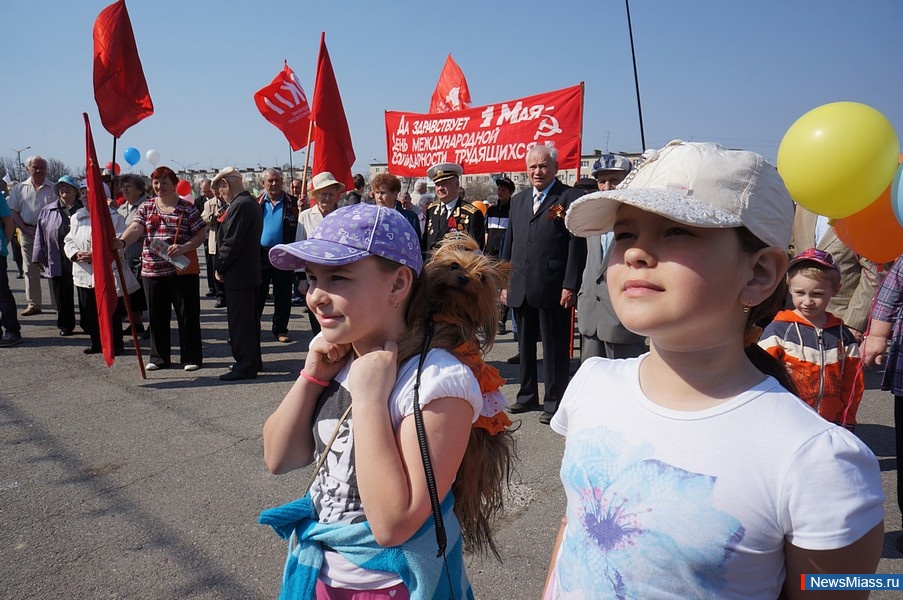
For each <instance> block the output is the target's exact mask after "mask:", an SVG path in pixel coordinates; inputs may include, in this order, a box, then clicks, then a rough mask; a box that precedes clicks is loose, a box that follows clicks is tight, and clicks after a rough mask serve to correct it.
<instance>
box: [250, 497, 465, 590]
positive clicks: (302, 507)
mask: <svg viewBox="0 0 903 600" xmlns="http://www.w3.org/2000/svg"><path fill="white" fill-rule="evenodd" d="M453 508H454V498H453V496H452V495H451V494H448V495H447V496H446V497H445V500H444V501H443V502H442V517H443V521H444V523H445V531H446V535H447V536H448V549H447V551H446V559H447V560H446V561H445V562H443V560H442V558H441V557H437V556H436V552H437V551H438V547H437V545H436V527H435V524H434V523H433V519H432V517H430V518H429V519H428V520H427V521H426V523H424V524H423V526H422V527H421V528H420V529H419V530H418V531H417V533H415V534H414V535H413V537H411V539H409V540H408V541H406V542H405V543H403V544H400V545H398V546H393V547H391V548H384V547H383V546H380V545H379V544H377V543H376V540H375V539H374V538H373V533H372V532H371V531H370V525H369V523H367V522H362V523H355V524H327V523H320V522H319V521H317V515H316V512H315V511H314V507H313V502H312V501H311V499H310V495H309V494H308V495H307V496H305V497H303V498H301V499H299V500H295V501H294V502H289V503H288V504H283V505H282V506H277V507H275V508H270V509H267V510H265V511H263V512H262V513H260V517H259V519H258V523H260V524H262V525H269V526H271V527H272V528H273V529H274V530H276V533H277V534H279V536H280V537H282V539H286V540H289V552H288V558H287V559H286V562H285V573H284V574H283V577H282V592H281V593H280V595H279V598H280V600H294V599H297V600H310V599H311V598H315V597H316V592H315V590H316V585H317V576H318V575H319V573H320V566H321V565H322V563H323V548H324V547H328V548H331V549H332V550H335V551H336V552H339V553H340V554H341V555H342V556H344V557H345V558H346V559H348V560H349V561H351V562H353V563H354V564H356V565H358V566H360V567H362V568H364V569H371V570H374V571H387V572H390V573H397V574H398V576H399V577H400V578H401V580H402V581H403V582H404V584H405V587H407V589H408V592H409V593H410V595H411V598H415V599H423V600H426V599H432V600H446V599H448V600H451V599H452V598H455V599H459V600H463V599H468V600H473V590H472V589H471V587H470V582H469V581H468V580H467V574H466V573H465V572H464V560H463V555H462V547H461V543H462V542H461V526H460V525H459V523H458V519H457V517H455V514H454V511H453ZM446 562H447V564H448V574H447V575H446V572H445V563H446ZM450 585H451V586H454V593H452V590H451V589H450Z"/></svg>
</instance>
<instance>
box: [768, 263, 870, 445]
mask: <svg viewBox="0 0 903 600" xmlns="http://www.w3.org/2000/svg"><path fill="white" fill-rule="evenodd" d="M787 286H788V287H789V288H790V299H791V301H792V302H793V310H782V311H781V312H779V313H778V314H777V315H776V316H775V318H774V320H773V321H772V322H771V323H770V324H769V325H768V326H767V327H766V328H765V331H764V332H763V333H762V337H761V339H760V340H759V345H760V346H761V347H762V348H764V349H765V350H766V352H768V353H769V354H771V355H772V356H774V357H775V358H777V359H778V360H780V361H783V362H784V363H785V364H786V366H787V370H788V372H789V373H790V377H791V378H792V379H793V382H794V384H796V393H797V395H799V397H800V398H802V399H803V401H804V402H805V403H806V404H808V405H809V406H811V407H812V408H814V409H815V410H816V411H817V412H818V414H820V415H821V416H822V417H824V418H825V419H827V420H829V421H831V422H832V423H835V424H837V425H842V426H843V427H846V428H847V429H849V430H850V431H853V429H854V428H855V426H856V411H857V409H858V408H859V402H860V401H861V400H862V392H863V391H864V390H865V384H864V382H863V377H862V369H861V368H860V365H861V363H862V361H861V359H860V355H859V344H858V343H857V342H856V338H855V337H853V334H852V332H851V331H850V330H849V329H848V328H847V327H846V326H845V325H844V324H843V321H842V320H841V319H840V318H838V317H835V316H834V315H832V314H831V313H829V312H828V311H827V307H828V302H830V300H831V298H833V297H834V295H835V294H837V292H839V291H840V269H839V268H838V267H837V265H836V264H835V262H834V257H833V256H831V254H830V253H829V252H825V251H824V250H818V249H816V248H809V249H808V250H804V251H803V252H801V253H799V254H798V255H797V256H796V257H794V259H793V260H791V261H790V267H789V269H788V271H787Z"/></svg>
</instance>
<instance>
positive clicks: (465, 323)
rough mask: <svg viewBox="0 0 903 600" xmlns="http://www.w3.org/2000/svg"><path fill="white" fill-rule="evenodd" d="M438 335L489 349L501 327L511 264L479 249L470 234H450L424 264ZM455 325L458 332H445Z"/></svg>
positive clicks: (431, 309)
mask: <svg viewBox="0 0 903 600" xmlns="http://www.w3.org/2000/svg"><path fill="white" fill-rule="evenodd" d="M424 269H425V270H426V272H427V278H428V280H429V283H430V288H431V291H430V312H431V313H432V314H433V318H434V321H435V327H436V333H435V335H436V337H437V338H438V337H439V336H440V334H441V335H442V337H445V336H446V335H450V334H451V335H457V336H458V337H459V343H464V342H474V343H476V344H477V345H478V346H480V348H481V349H482V350H483V352H487V351H488V350H489V348H491V347H492V343H493V342H494V341H495V335H496V332H497V330H498V317H499V309H498V300H499V292H500V290H503V289H505V288H507V287H508V273H509V271H510V270H511V264H510V263H507V262H500V261H498V260H496V259H494V258H492V257H489V256H486V255H485V254H481V253H479V247H478V246H477V243H476V242H475V241H474V240H473V239H472V238H470V237H468V236H464V235H459V236H454V237H449V236H446V238H445V240H443V241H442V243H441V244H440V246H439V247H438V248H437V249H436V250H435V251H433V253H432V256H431V257H430V258H429V260H428V261H427V263H426V265H424ZM446 325H453V326H455V328H456V329H457V334H452V333H451V332H444V331H443V330H444V329H446V327H445V326H446Z"/></svg>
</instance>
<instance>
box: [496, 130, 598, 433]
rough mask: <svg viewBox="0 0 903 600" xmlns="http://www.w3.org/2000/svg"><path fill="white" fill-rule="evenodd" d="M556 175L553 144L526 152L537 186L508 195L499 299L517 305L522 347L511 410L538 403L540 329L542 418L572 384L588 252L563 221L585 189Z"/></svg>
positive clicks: (519, 410) (549, 414) (530, 407)
mask: <svg viewBox="0 0 903 600" xmlns="http://www.w3.org/2000/svg"><path fill="white" fill-rule="evenodd" d="M557 173H558V152H557V151H556V150H555V149H554V148H552V147H549V146H545V145H537V146H534V147H533V148H532V149H530V151H529V152H527V177H528V178H529V180H530V183H531V184H532V185H531V186H530V187H528V188H527V189H525V190H523V191H521V192H519V193H517V194H515V195H514V197H513V198H512V199H511V210H510V212H509V216H508V218H509V221H508V230H507V231H506V232H505V242H504V243H503V245H502V255H501V258H502V259H503V260H510V261H511V267H512V268H511V281H510V283H509V284H508V289H507V290H502V294H501V301H502V303H503V304H505V305H507V306H510V307H512V308H514V314H515V317H516V319H517V328H518V336H519V337H518V346H519V350H520V389H519V390H518V392H517V401H516V402H515V403H514V404H512V405H511V406H510V407H509V408H508V411H509V412H511V413H515V414H517V413H522V412H526V411H530V410H538V409H539V407H540V404H539V385H538V381H537V375H538V373H537V366H536V365H537V361H536V344H537V342H538V340H539V338H540V335H541V336H542V355H543V379H544V381H545V396H544V398H543V404H542V408H543V414H542V415H541V416H540V418H539V420H540V422H541V423H545V424H548V423H549V421H551V419H552V415H553V414H555V411H556V410H558V403H559V401H560V400H561V397H562V395H563V394H564V389H565V387H566V386H567V382H568V376H569V367H570V334H571V308H572V307H573V306H574V303H575V302H576V299H577V290H578V289H580V275H581V270H582V265H583V261H584V257H585V253H586V244H585V242H584V240H583V239H581V238H576V237H574V236H572V235H571V234H570V232H569V231H568V230H567V228H566V227H565V226H564V214H565V212H567V209H568V207H569V206H570V203H571V202H573V200H575V199H576V198H578V197H580V196H581V195H582V194H581V193H580V192H578V191H574V190H573V189H572V188H570V187H568V186H566V185H564V184H563V183H561V182H560V181H558V179H557V178H556V177H555V175H556V174H557Z"/></svg>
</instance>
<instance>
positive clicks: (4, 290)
mask: <svg viewBox="0 0 903 600" xmlns="http://www.w3.org/2000/svg"><path fill="white" fill-rule="evenodd" d="M7 268H8V267H7V261H6V257H5V256H2V255H0V325H2V327H0V335H3V332H4V331H8V332H10V333H20V332H21V331H22V326H21V325H19V316H18V315H17V314H16V298H15V297H14V296H13V292H12V290H10V289H9V273H7V272H6V270H7Z"/></svg>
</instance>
